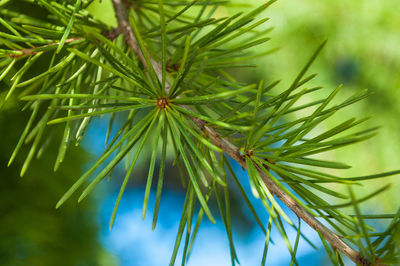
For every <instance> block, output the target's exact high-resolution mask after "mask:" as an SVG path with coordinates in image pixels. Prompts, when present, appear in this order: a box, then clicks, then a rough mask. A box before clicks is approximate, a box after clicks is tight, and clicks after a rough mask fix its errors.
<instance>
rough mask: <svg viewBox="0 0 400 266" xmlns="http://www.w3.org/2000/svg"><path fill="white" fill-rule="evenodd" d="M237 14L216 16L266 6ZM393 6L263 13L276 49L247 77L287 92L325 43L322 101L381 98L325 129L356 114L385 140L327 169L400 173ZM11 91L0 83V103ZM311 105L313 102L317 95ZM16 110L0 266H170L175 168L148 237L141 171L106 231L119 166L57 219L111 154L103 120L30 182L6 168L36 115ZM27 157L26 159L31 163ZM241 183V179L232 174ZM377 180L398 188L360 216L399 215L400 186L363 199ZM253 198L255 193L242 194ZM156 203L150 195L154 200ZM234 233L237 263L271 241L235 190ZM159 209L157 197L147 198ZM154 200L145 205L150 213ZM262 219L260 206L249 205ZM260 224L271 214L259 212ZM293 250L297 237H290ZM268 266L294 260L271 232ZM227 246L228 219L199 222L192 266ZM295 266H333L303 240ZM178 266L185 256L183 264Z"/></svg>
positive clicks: (7, 136)
mask: <svg viewBox="0 0 400 266" xmlns="http://www.w3.org/2000/svg"><path fill="white" fill-rule="evenodd" d="M233 2H234V4H235V6H234V7H233V8H232V9H225V8H221V9H220V10H218V12H217V14H216V15H217V16H222V15H224V14H226V13H233V12H236V11H238V10H248V9H249V8H252V6H256V5H258V4H261V3H262V2H264V1H260V0H249V1H233ZM110 10H111V4H110V1H109V0H102V2H101V4H100V3H96V4H95V5H93V6H91V7H90V8H89V11H90V12H91V13H92V14H93V15H94V16H97V17H98V18H102V19H103V20H104V21H105V22H107V23H110V24H113V23H115V20H114V18H113V13H112V12H111V11H110ZM398 12H399V3H398V1H397V0H369V1H363V0H353V1H348V0H335V1H329V0H322V1H315V0H303V1H294V0H280V1H277V2H276V3H274V5H273V6H271V7H270V8H269V9H268V10H267V11H266V12H265V13H264V15H265V16H268V17H270V18H271V19H270V20H269V21H268V22H267V23H266V25H265V27H266V28H268V27H274V29H273V31H271V33H270V34H269V36H270V37H271V38H272V39H271V41H269V42H268V43H266V44H265V46H262V47H259V48H257V49H258V50H257V51H255V52H260V50H261V49H265V51H268V50H274V49H275V48H279V49H278V50H277V51H275V52H274V53H271V54H269V55H267V56H265V57H263V58H259V59H257V60H256V61H255V63H256V64H257V65H258V67H257V68H256V69H252V70H250V71H240V72H238V73H235V74H236V76H238V77H240V79H243V80H249V81H253V80H259V79H265V80H277V79H280V80H282V82H281V84H280V88H282V89H284V88H285V86H288V84H289V83H290V82H291V81H292V80H293V79H294V78H295V76H296V74H297V73H298V72H299V70H300V69H301V68H302V66H303V65H304V63H305V62H306V60H307V58H308V57H309V56H310V55H311V54H312V52H313V51H314V50H315V48H316V47H317V46H318V45H319V44H320V43H321V42H322V41H323V40H325V39H328V44H327V46H326V47H325V49H324V51H323V53H322V54H321V55H320V57H319V59H318V60H317V61H316V63H315V64H314V65H313V67H312V69H311V72H315V73H318V77H317V78H316V79H315V80H314V81H313V85H316V86H319V85H322V86H324V87H325V89H324V92H323V93H325V94H326V93H329V91H330V90H332V89H333V88H335V87H336V86H337V85H339V84H343V85H344V88H343V90H342V92H341V94H340V95H339V99H338V100H340V98H341V97H342V98H343V99H344V98H345V97H348V96H349V95H351V94H353V93H355V92H357V91H359V90H362V89H365V88H368V89H371V90H372V91H374V95H373V96H371V97H369V98H368V99H366V100H364V101H362V102H360V103H357V104H356V105H353V106H350V107H348V108H347V109H345V110H342V111H340V112H338V113H337V114H336V115H335V119H333V120H330V121H328V122H327V123H326V124H325V125H324V126H326V127H327V128H329V127H331V126H332V125H334V124H335V122H336V123H337V121H343V120H345V119H348V118H351V117H358V118H361V117H367V116H371V119H370V120H368V121H367V122H365V125H361V126H360V127H359V129H362V128H363V127H364V128H368V127H371V126H375V125H380V126H382V128H381V129H380V130H379V134H378V135H377V136H376V137H374V138H373V139H370V140H368V141H365V142H363V143H360V144H357V145H354V146H351V147H347V148H344V149H342V150H339V151H336V152H330V153H327V154H324V156H326V157H327V158H329V159H330V160H339V161H343V162H346V163H349V164H351V165H353V168H352V169H350V170H346V172H342V173H341V174H342V175H343V176H355V175H364V174H372V173H378V172H383V171H389V170H395V169H399V168H400V122H399V117H400V16H399V15H398ZM7 86H8V84H7V83H6V82H5V81H2V82H1V83H0V98H2V97H4V95H5V91H6V88H7ZM310 97H313V96H310ZM20 108H21V106H20V104H19V103H18V102H17V101H11V102H9V103H8V104H7V105H6V106H5V108H3V109H2V110H0V139H1V142H0V178H1V185H0V265H167V264H168V262H169V259H170V256H171V253H172V247H173V244H174V241H175V236H176V232H177V228H178V223H179V218H180V212H181V208H182V205H183V199H184V191H182V190H181V188H180V187H179V185H178V183H175V182H173V180H174V178H175V177H176V176H177V173H176V172H175V171H176V170H174V169H172V168H171V169H168V176H167V179H168V180H171V181H168V183H167V184H166V187H165V189H164V192H163V198H162V202H161V209H160V215H159V222H158V225H157V228H156V229H155V231H152V230H151V217H152V213H151V211H152V210H151V209H150V212H149V213H148V215H147V219H146V220H145V221H143V220H142V219H141V207H142V200H143V194H144V181H143V180H144V177H145V174H146V169H145V165H146V164H143V166H142V167H140V168H139V169H138V170H137V171H136V173H135V178H134V179H133V181H132V182H131V183H130V184H129V190H127V191H126V193H125V195H124V197H123V200H122V202H121V205H120V208H119V213H118V217H117V221H116V223H115V226H114V229H113V230H112V231H110V230H109V229H108V221H109V217H110V216H111V212H112V208H113V204H114V202H115V199H116V195H117V193H118V189H119V185H120V183H121V176H120V175H122V173H123V168H122V167H121V169H117V170H116V171H115V172H114V176H113V178H112V179H111V181H109V182H103V183H102V184H101V185H100V187H99V188H97V189H96V191H95V193H93V195H92V196H91V197H90V198H89V199H88V200H85V201H84V202H83V203H81V204H79V205H78V204H76V201H75V198H74V199H72V200H70V201H68V202H67V204H65V206H63V207H62V208H61V209H60V210H55V208H54V206H55V203H56V202H57V200H58V199H59V197H60V196H61V195H62V194H63V193H64V191H66V190H67V189H68V187H69V186H70V185H71V184H72V183H73V182H74V180H76V178H77V177H78V176H79V175H80V173H82V172H83V171H84V170H85V169H87V168H88V166H90V164H91V163H93V162H94V160H95V158H96V157H97V156H98V155H99V154H100V153H101V152H102V149H103V147H104V138H105V131H106V127H107V123H108V121H107V117H103V118H101V119H97V120H95V123H93V124H92V125H91V127H90V128H89V131H88V134H87V136H86V139H85V140H84V142H83V146H82V147H81V148H75V149H72V150H70V152H69V154H68V156H67V158H66V160H65V162H64V163H63V165H62V167H61V168H60V169H59V170H58V171H57V172H56V173H54V172H53V171H52V166H53V162H54V160H55V157H56V153H57V149H58V142H57V138H59V134H58V133H60V132H58V133H57V132H55V134H54V139H53V140H51V141H50V142H49V149H47V150H46V151H45V152H44V153H43V154H42V156H41V158H39V159H35V160H34V164H33V165H32V167H31V168H30V169H29V171H28V173H27V174H26V176H24V178H20V177H19V171H20V168H21V165H22V164H23V161H24V156H19V157H18V158H17V161H16V163H15V164H13V165H12V166H11V167H9V168H7V162H8V159H9V157H10V155H11V153H12V150H13V148H14V147H15V145H16V143H17V141H18V138H19V135H20V134H21V132H22V130H23V128H24V125H25V124H26V122H27V120H28V117H29V114H28V113H26V112H20V111H19V110H20ZM25 155H26V154H25ZM236 170H237V172H238V173H239V178H240V180H241V181H242V183H243V184H244V185H245V186H246V184H247V182H246V178H247V176H246V173H245V172H243V171H242V170H241V169H240V168H237V169H236ZM382 183H392V184H393V185H392V189H391V190H389V191H388V192H386V193H384V194H382V195H379V196H378V198H376V199H375V200H374V201H373V202H374V203H373V204H371V203H369V204H367V205H365V204H364V205H362V207H363V211H364V212H365V213H377V212H380V211H385V212H388V213H392V212H394V211H395V210H396V208H398V202H399V201H400V199H399V196H398V190H399V185H400V181H399V177H389V178H385V179H383V180H379V181H368V182H366V183H365V186H364V187H362V188H359V189H358V190H356V191H357V196H358V197H361V196H362V195H363V194H367V193H368V192H371V191H373V190H374V188H376V187H377V186H381V185H382ZM246 189H249V186H248V185H247V187H246ZM153 194H154V193H153ZM231 194H232V200H233V202H232V204H233V207H232V208H233V226H234V232H235V234H234V238H235V241H236V248H237V252H238V256H239V260H240V262H241V265H259V264H260V262H261V255H262V250H263V242H264V237H263V235H262V233H261V231H260V230H259V229H258V228H257V227H256V224H255V221H254V220H253V219H252V218H251V215H250V213H249V211H248V210H247V209H246V207H245V206H244V203H242V202H241V201H240V200H239V199H240V196H239V193H238V192H237V191H235V190H234V189H232V191H231ZM151 200H152V201H154V198H152V199H151ZM152 201H150V203H149V206H152V205H153V204H152ZM253 203H254V204H255V205H256V207H257V209H259V210H260V212H261V213H262V206H261V204H260V203H259V202H257V200H253ZM214 208H217V206H214ZM261 218H264V219H265V218H266V215H264V216H263V214H261ZM304 230H305V233H306V234H307V236H309V237H310V239H311V240H315V242H316V243H317V242H318V241H317V240H318V236H316V235H315V234H314V233H313V232H312V230H310V229H309V228H307V227H306V226H304ZM288 234H289V238H290V239H291V240H292V241H293V240H294V238H295V237H296V232H294V231H290V230H289V231H288ZM273 240H274V245H272V246H271V249H270V251H269V257H268V260H267V263H268V265H288V263H289V262H290V259H289V258H290V257H289V253H288V252H287V251H286V248H285V246H284V243H283V241H281V240H280V239H279V236H278V234H273ZM229 256H230V255H229V246H228V240H227V237H226V234H225V230H224V228H223V224H222V222H221V220H219V221H218V222H217V224H216V225H213V224H211V223H209V222H208V221H206V219H204V221H203V224H202V226H201V227H200V232H199V236H198V239H197V240H196V242H195V245H194V250H193V253H192V255H191V258H190V260H189V265H229V264H230V258H229ZM298 256H299V263H300V265H326V258H325V257H324V252H323V249H322V248H321V247H319V250H315V249H313V248H312V247H311V246H309V245H308V244H307V243H304V242H300V247H299V252H298ZM178 258H179V255H178Z"/></svg>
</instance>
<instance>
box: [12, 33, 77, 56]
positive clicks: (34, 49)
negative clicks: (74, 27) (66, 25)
mask: <svg viewBox="0 0 400 266" xmlns="http://www.w3.org/2000/svg"><path fill="white" fill-rule="evenodd" d="M82 39H83V38H82V37H75V38H70V39H66V40H65V43H71V42H74V41H79V40H82ZM59 43H60V42H54V43H49V44H46V45H42V46H38V47H32V48H26V49H22V50H15V51H13V53H11V54H9V55H8V57H10V58H20V57H22V56H25V55H34V54H37V53H39V52H40V51H42V50H44V49H46V48H48V47H51V46H56V45H58V44H59Z"/></svg>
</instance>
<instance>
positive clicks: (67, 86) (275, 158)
mask: <svg viewBox="0 0 400 266" xmlns="http://www.w3.org/2000/svg"><path fill="white" fill-rule="evenodd" d="M92 2H93V1H92V0H77V1H68V0H58V1H56V0H53V1H46V0H18V1H7V0H3V1H0V7H1V8H0V15H1V17H0V24H1V25H0V48H1V49H0V82H3V83H4V84H6V87H7V90H6V93H5V96H4V99H3V100H2V102H1V105H6V104H7V102H8V101H10V100H11V99H13V98H14V97H16V96H17V95H18V97H19V98H20V99H21V100H22V101H24V102H25V106H24V107H23V110H30V111H31V116H30V118H29V121H28V122H27V125H26V127H25V129H24V130H23V132H22V135H21V138H20V140H19V142H18V143H17V144H16V148H15V150H14V151H13V153H12V155H11V159H10V161H9V165H10V164H11V163H12V162H13V161H14V160H15V158H16V156H20V155H19V151H20V149H21V147H22V146H23V144H24V143H27V145H29V146H30V150H29V152H28V155H27V157H26V159H25V161H24V163H23V166H22V167H21V176H22V175H24V174H25V173H26V171H27V170H28V167H29V165H30V164H31V162H32V159H33V158H34V156H35V155H36V154H37V153H38V152H41V151H42V149H43V147H44V146H46V143H47V142H46V140H47V138H49V136H50V134H52V133H51V131H50V130H51V128H52V127H54V126H58V127H63V130H64V133H63V136H62V140H61V142H60V144H59V151H58V155H57V158H56V160H55V164H54V170H55V171H56V170H57V169H58V168H59V166H60V164H61V163H62V161H63V160H64V156H65V154H66V152H67V150H68V149H69V146H70V145H79V143H80V142H81V140H82V138H83V137H84V135H85V133H86V130H87V128H88V125H89V124H90V123H91V121H92V120H93V118H94V117H98V116H103V115H105V114H109V115H110V124H109V130H108V132H107V139H106V148H105V150H104V152H103V154H102V155H101V156H100V157H99V158H98V159H97V161H96V162H95V163H94V164H93V165H92V166H91V167H90V168H89V169H88V170H87V171H86V172H85V173H84V174H83V175H82V176H81V177H79V179H77V180H76V182H75V183H74V184H73V185H72V186H71V187H70V188H69V189H68V190H67V192H66V193H65V194H64V195H63V196H62V197H61V199H60V200H59V201H58V203H57V206H56V207H57V208H59V207H60V206H61V205H63V204H64V203H65V202H66V201H67V200H68V199H69V198H70V197H71V195H72V194H74V193H75V192H77V191H78V190H82V191H81V192H80V197H79V200H78V201H82V200H83V199H84V198H85V197H86V196H87V195H88V194H89V193H90V192H91V191H92V190H93V189H94V188H95V187H96V185H97V184H98V183H99V182H101V181H103V180H104V179H106V178H107V177H108V176H110V174H111V172H112V170H113V169H114V168H115V167H116V166H117V165H118V164H120V163H121V162H122V161H123V160H124V161H125V166H126V175H125V177H124V179H123V180H122V184H121V188H120V192H119V195H118V197H117V199H116V203H115V208H114V211H113V214H112V217H111V221H110V227H112V225H113V223H114V221H115V218H116V214H117V210H118V205H119V202H120V200H121V198H122V196H123V193H124V191H125V188H126V186H127V184H128V182H129V180H130V179H131V178H132V177H133V175H132V173H133V171H134V169H135V165H136V164H137V162H138V160H139V158H140V156H143V153H142V151H143V150H144V148H145V147H150V149H151V151H152V152H151V158H150V162H149V166H148V177H147V183H146V188H145V197H144V202H143V218H144V217H145V216H146V210H147V207H148V200H149V194H150V191H151V190H150V188H151V186H152V184H153V183H156V184H157V192H156V203H155V206H154V217H153V228H154V227H155V226H156V223H157V216H158V209H159V205H160V201H161V196H162V188H163V183H164V182H168V180H164V172H165V168H166V164H167V163H170V162H169V161H168V160H167V154H170V153H173V154H174V156H175V159H174V162H173V163H174V164H175V165H177V166H178V167H180V168H181V173H182V176H181V181H182V186H183V187H185V188H186V190H187V193H186V200H185V204H184V207H183V210H182V218H181V221H180V225H179V230H178V235H177V239H176V244H175V246H174V247H173V248H172V250H173V251H172V258H171V264H174V263H175V260H176V256H177V251H178V249H179V247H180V246H181V242H182V238H184V239H185V240H184V243H183V250H184V252H183V258H182V264H184V263H185V261H186V260H187V259H188V257H189V253H190V250H191V248H192V245H193V241H194V238H195V236H196V233H197V230H198V228H199V225H200V223H201V220H202V218H203V217H204V215H205V216H206V217H207V218H208V219H209V220H210V221H212V222H215V218H214V217H215V216H216V213H212V212H211V210H210V208H209V207H208V201H209V200H214V199H215V200H216V201H217V204H218V207H219V215H220V217H221V219H222V221H223V223H224V225H225V227H226V232H227V236H228V239H229V246H230V252H231V258H232V264H235V263H236V262H238V257H237V255H236V251H235V247H234V240H233V236H232V226H231V220H230V201H229V192H228V189H227V183H228V179H233V180H234V183H235V184H236V185H237V186H238V188H239V191H241V193H242V195H243V200H244V201H245V202H246V203H247V204H248V205H249V208H250V210H251V211H252V214H253V215H254V218H255V219H256V221H257V223H258V224H259V226H260V228H261V229H262V231H263V232H264V233H265V234H266V243H265V248H264V254H262V257H261V256H260V261H262V263H265V260H266V256H267V251H268V244H269V243H270V236H271V234H270V232H271V228H272V227H273V226H274V227H276V228H277V230H278V231H279V232H280V234H281V236H282V238H283V239H284V240H285V243H286V244H287V248H288V250H289V251H290V253H291V254H292V264H297V261H296V251H297V247H298V243H299V239H300V238H301V237H302V238H305V240H306V241H308V239H307V238H306V237H305V236H304V235H303V234H302V232H301V228H302V226H301V223H302V222H305V223H307V224H309V225H310V226H311V227H312V228H313V229H315V230H316V231H317V232H318V233H319V234H320V237H321V241H322V243H323V245H324V247H325V248H326V251H327V254H328V255H329V258H330V259H331V261H332V263H334V264H335V265H336V264H337V265H343V255H345V256H347V257H348V258H349V259H351V260H352V261H354V262H355V263H357V264H363V265H369V264H375V265H379V264H395V263H396V262H398V261H399V248H398V247H399V245H398V231H399V228H400V227H399V224H400V220H399V218H400V217H399V216H400V210H399V211H398V212H397V213H394V214H373V215H366V214H362V213H361V210H360V207H359V204H360V203H361V202H364V201H366V200H369V199H370V198H372V197H373V196H374V195H376V194H378V193H382V192H384V191H385V190H386V189H387V188H388V187H389V186H388V185H385V186H383V187H382V188H378V189H377V190H376V191H375V192H373V193H372V194H370V195H368V196H367V197H364V198H356V196H355V195H354V193H353V192H352V189H351V187H352V186H354V185H360V184H362V181H364V180H369V179H375V178H383V177H386V176H389V175H394V174H398V173H400V171H392V172H387V173H382V174H376V175H370V176H358V177H341V176H337V175H333V174H331V173H330V171H329V169H347V168H349V167H350V166H348V165H347V164H345V163H342V162H333V161H326V160H323V159H320V157H318V156H319V154H320V153H323V152H326V151H329V150H333V149H338V148H341V147H344V146H347V145H350V144H355V143H358V142H360V141H363V140H366V139H369V138H371V137H373V136H374V135H375V134H376V127H371V128H370V129H367V130H361V131H354V130H353V128H354V127H356V126H357V125H359V124H360V123H362V122H364V121H366V120H367V119H357V118H349V119H348V120H346V121H341V122H339V123H338V124H337V126H335V127H333V128H330V129H326V130H323V129H322V128H321V127H320V124H321V123H323V122H324V121H325V120H326V119H328V118H330V117H332V116H333V115H334V114H335V113H336V112H337V111H339V110H340V109H342V108H345V107H347V106H349V105H351V104H353V103H355V102H358V101H360V100H362V99H364V98H366V97H367V96H369V95H370V92H369V91H367V90H365V91H361V92H358V93H356V94H355V95H352V96H351V97H349V98H348V99H346V100H344V101H343V102H339V103H337V102H335V99H334V98H335V96H336V95H337V94H338V93H339V92H340V89H341V86H338V87H337V88H335V89H334V90H332V91H331V92H330V93H329V94H328V95H326V96H325V97H324V98H321V99H320V100H316V101H311V102H308V103H306V104H299V101H300V100H302V99H304V96H306V95H307V94H311V93H314V92H316V91H320V90H321V87H310V86H308V82H309V81H310V80H312V79H313V78H314V77H315V76H316V75H315V74H308V72H309V68H310V67H311V65H312V63H313V62H314V61H315V59H316V58H317V56H318V54H319V53H320V52H321V50H322V48H323V47H324V45H325V42H323V43H322V44H321V45H319V46H318V45H316V49H315V52H314V53H313V54H312V55H311V56H310V59H309V60H308V61H307V62H306V63H305V66H304V68H303V69H301V71H300V72H299V74H298V75H297V77H295V79H294V81H293V82H292V83H291V85H290V86H289V87H288V88H282V87H280V86H279V81H270V80H266V81H263V80H261V81H259V82H258V83H257V84H247V83H245V82H242V81H240V80H236V79H235V77H233V76H232V75H231V74H230V73H231V72H230V70H231V69H232V68H245V67H253V65H252V64H250V63H248V60H249V59H251V58H256V57H258V56H262V55H263V54H266V53H268V52H270V51H266V52H261V53H260V54H256V55H254V54H250V53H249V52H248V51H249V49H250V48H253V47H255V46H258V45H260V44H263V43H265V42H267V41H268V40H269V38H268V37H267V36H268V33H269V30H266V31H265V30H264V31H260V30H257V27H258V26H260V25H262V24H263V23H266V22H267V20H268V19H267V18H263V15H262V14H263V12H264V11H265V10H266V9H267V8H269V7H270V5H271V4H272V3H273V2H274V1H269V2H266V3H264V4H262V5H261V6H259V7H258V8H256V9H254V10H251V11H249V12H247V13H243V14H242V13H238V14H235V15H233V16H227V17H221V16H219V15H216V12H217V11H218V8H219V7H222V6H226V7H229V6H230V5H232V4H231V3H230V2H228V1H224V0H193V1H176V0H159V1H149V0H140V1H139V0H137V1H134V0H113V6H114V10H115V15H116V18H117V20H118V27H117V28H111V27H110V26H109V25H106V24H104V23H103V22H101V21H99V20H97V19H96V18H94V17H92V16H91V15H90V14H89V12H88V11H86V8H87V7H88V6H89V5H90V4H91V3H92ZM31 10H36V12H31ZM260 17H261V18H260ZM43 62H45V63H46V64H47V66H48V67H47V69H46V70H44V71H38V69H37V68H35V66H36V65H37V64H39V63H40V64H43ZM120 112H125V113H128V115H127V116H126V119H125V121H124V123H123V124H122V125H117V123H115V122H114V120H115V117H116V115H117V114H118V113H120ZM300 112H301V113H302V114H303V113H304V112H308V115H307V116H304V115H303V116H299V115H297V116H293V114H296V113H300ZM116 127H118V128H117V133H116V134H115V135H114V136H112V135H111V131H112V129H113V128H116ZM351 130H353V131H351ZM347 131H349V133H346V132H347ZM235 161H236V162H235ZM236 163H239V164H240V165H241V166H242V167H243V169H247V172H248V175H249V182H250V185H251V188H252V192H253V193H252V194H253V195H252V196H254V197H257V198H259V199H260V201H261V202H262V203H263V205H264V207H265V210H266V211H267V212H268V214H269V220H268V221H261V220H260V218H259V215H258V214H257V213H256V212H255V210H254V208H253V207H252V206H251V204H250V203H249V200H248V197H249V196H250V195H246V194H245V193H244V190H243V188H242V184H241V183H240V182H239V181H238V179H237V178H236V176H235V172H234V171H233V166H234V165H235V164H236ZM156 168H158V169H159V170H158V176H154V175H155V172H156V171H155V169H156ZM230 183H231V182H230ZM327 184H337V185H342V186H347V187H348V193H341V192H338V191H337V190H336V189H334V188H333V187H332V186H328V185H327ZM326 196H329V197H333V198H337V199H345V201H344V203H342V204H337V205H332V204H331V203H329V202H328V201H327V200H326ZM282 204H285V205H286V206H287V207H288V208H289V209H291V210H292V211H293V212H294V213H295V214H296V215H297V216H298V218H299V222H297V221H292V220H291V219H290V218H289V216H288V215H287V214H286V213H285V211H284V208H282ZM349 206H351V207H352V208H353V214H352V215H349V214H348V212H345V211H342V210H341V209H342V208H344V207H349ZM367 219H375V220H379V219H390V222H389V225H388V226H387V228H386V229H385V230H383V231H382V232H375V231H374V230H375V229H374V228H372V227H371V226H370V225H368V224H367V222H366V220H367ZM286 224H288V225H290V226H292V227H293V228H295V229H296V230H297V232H298V233H297V238H296V241H295V243H290V241H289V240H288V237H287V234H286V231H285V230H286V229H285V228H286V227H287V225H286ZM396 238H397V239H396ZM356 250H358V251H356ZM260 255H261V254H260Z"/></svg>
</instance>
